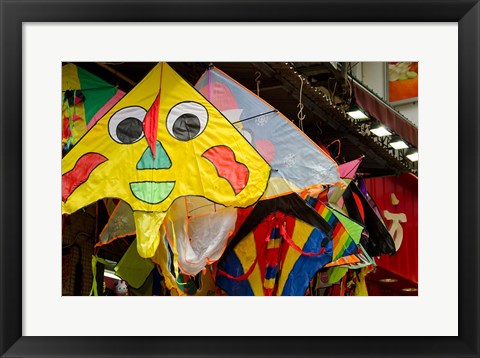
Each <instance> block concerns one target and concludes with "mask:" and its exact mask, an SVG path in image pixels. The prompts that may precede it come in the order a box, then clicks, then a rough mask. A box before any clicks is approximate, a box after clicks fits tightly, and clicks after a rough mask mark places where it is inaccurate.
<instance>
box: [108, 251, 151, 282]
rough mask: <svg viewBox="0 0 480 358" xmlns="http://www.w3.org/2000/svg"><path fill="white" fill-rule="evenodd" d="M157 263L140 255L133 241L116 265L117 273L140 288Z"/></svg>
mask: <svg viewBox="0 0 480 358" xmlns="http://www.w3.org/2000/svg"><path fill="white" fill-rule="evenodd" d="M154 266H155V265H154V264H153V263H152V261H150V260H149V259H145V258H143V257H140V255H139V254H138V252H137V246H136V244H135V243H132V245H130V247H129V248H128V249H127V251H126V252H125V254H123V256H122V258H121V259H120V261H119V262H118V264H117V265H116V266H115V273H116V274H117V276H119V277H121V278H122V279H124V280H125V281H127V282H128V285H129V286H132V287H133V288H140V287H141V286H142V285H143V284H144V283H145V280H146V279H147V277H148V275H150V273H151V272H152V270H153V267H154Z"/></svg>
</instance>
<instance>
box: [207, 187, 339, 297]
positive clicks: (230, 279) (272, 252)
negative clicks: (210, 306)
mask: <svg viewBox="0 0 480 358" xmlns="http://www.w3.org/2000/svg"><path fill="white" fill-rule="evenodd" d="M300 218H301V219H300ZM330 231H331V227H330V226H329V225H328V224H327V223H326V222H325V221H324V220H323V219H322V218H321V217H320V216H319V215H318V213H316V212H315V210H313V209H312V208H311V207H310V206H308V205H307V204H306V203H305V202H304V201H303V200H302V199H301V198H300V197H298V195H296V194H291V195H287V196H283V197H279V198H275V199H270V200H264V201H261V202H260V203H258V204H257V205H256V206H255V208H254V209H253V210H252V213H251V214H250V216H249V217H248V218H247V220H245V222H244V224H243V225H242V226H241V227H240V229H239V231H238V232H237V234H236V235H235V236H234V237H233V238H232V240H231V243H230V244H229V247H227V250H226V252H225V254H224V255H223V257H222V258H221V260H220V261H219V264H218V270H217V281H216V282H217V285H218V286H219V287H220V288H222V289H223V290H224V291H225V292H226V293H227V294H228V295H235V296H236V295H241V296H249V295H256V296H270V295H283V296H302V295H304V294H305V291H306V289H307V287H308V284H309V281H310V279H311V278H312V277H313V276H314V274H315V273H316V272H317V271H318V270H320V269H321V268H322V267H323V266H324V265H325V264H326V263H328V262H330V261H331V257H332V256H331V255H332V242H331V240H330V237H329V233H330Z"/></svg>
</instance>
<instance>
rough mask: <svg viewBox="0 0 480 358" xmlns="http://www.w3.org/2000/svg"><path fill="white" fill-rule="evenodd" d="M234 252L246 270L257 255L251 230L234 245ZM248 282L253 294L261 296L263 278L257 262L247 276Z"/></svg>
mask: <svg viewBox="0 0 480 358" xmlns="http://www.w3.org/2000/svg"><path fill="white" fill-rule="evenodd" d="M234 252H235V254H236V255H237V257H238V259H239V260H240V263H241V264H242V267H243V270H244V272H247V271H248V269H249V268H250V267H251V266H252V264H253V261H254V260H255V258H256V257H257V249H256V246H255V237H254V235H253V232H251V233H249V234H248V235H247V236H245V237H244V238H243V239H242V240H241V241H240V242H239V243H238V244H237V246H235V249H234ZM248 282H249V283H250V287H251V288H252V291H253V294H254V295H255V296H263V279H262V275H261V272H260V267H259V266H258V263H256V264H255V268H254V269H253V272H252V273H251V275H250V277H249V278H248Z"/></svg>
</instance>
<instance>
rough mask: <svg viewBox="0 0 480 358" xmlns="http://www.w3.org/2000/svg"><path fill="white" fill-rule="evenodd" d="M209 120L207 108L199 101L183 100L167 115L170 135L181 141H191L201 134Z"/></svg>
mask: <svg viewBox="0 0 480 358" xmlns="http://www.w3.org/2000/svg"><path fill="white" fill-rule="evenodd" d="M207 122H208V112H207V109H206V108H205V107H204V106H202V105H201V104H200V103H197V102H182V103H179V104H177V105H176V106H174V107H173V108H172V109H171V110H170V112H169V113H168V116H167V129H168V132H169V133H170V135H172V136H173V137H174V138H176V139H178V140H181V141H184V142H186V141H189V140H191V139H193V138H195V137H197V136H198V135H200V134H201V133H202V132H203V130H204V129H205V127H206V125H207Z"/></svg>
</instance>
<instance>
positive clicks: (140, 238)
mask: <svg viewBox="0 0 480 358" xmlns="http://www.w3.org/2000/svg"><path fill="white" fill-rule="evenodd" d="M269 175H270V166H269V165H268V164H267V163H266V162H265V161H264V160H263V158H262V157H261V156H260V155H259V154H258V153H257V151H256V150H255V149H254V148H253V147H252V146H251V145H250V144H249V143H248V141H247V140H246V139H245V138H244V137H243V136H241V135H240V134H239V133H238V131H237V130H236V129H235V127H233V126H232V125H231V123H230V122H229V121H228V120H227V119H226V118H225V117H224V116H223V115H222V114H221V113H220V112H219V111H218V110H217V109H216V108H215V107H213V105H212V104H210V103H209V102H208V101H206V100H205V98H204V97H203V96H202V95H201V94H199V93H198V92H197V91H195V89H194V88H192V87H191V86H190V85H189V84H188V83H187V82H185V81H184V80H183V79H182V78H181V77H180V76H179V75H178V74H176V73H175V72H174V71H173V70H172V69H171V68H170V66H168V65H167V64H165V63H159V64H158V65H156V66H155V67H154V68H153V70H152V71H151V72H150V73H149V74H148V75H147V76H146V77H145V78H144V79H143V80H142V81H141V82H140V83H139V84H138V85H137V86H136V87H135V88H134V89H133V90H132V91H131V92H130V93H128V94H127V95H126V96H125V97H123V98H122V99H121V100H120V101H119V102H118V103H117V104H116V105H115V106H114V107H113V108H112V109H111V110H110V111H108V112H107V113H106V114H105V116H104V117H102V118H101V119H100V120H98V122H97V123H96V124H95V125H94V126H93V127H92V128H91V129H90V130H89V131H88V132H87V133H86V134H85V135H84V136H83V137H82V139H81V140H80V141H79V142H78V143H77V145H75V147H73V148H72V150H71V151H70V152H68V153H67V155H66V156H65V157H64V158H63V160H62V201H63V202H62V211H63V213H67V214H69V213H72V212H75V211H77V210H79V209H80V208H82V207H84V206H86V205H88V204H90V203H93V202H95V201H97V200H99V199H102V198H106V197H115V198H119V199H121V200H123V201H125V202H126V203H128V204H129V205H130V206H131V208H132V209H133V210H134V219H135V227H136V233H137V249H138V250H139V254H140V255H141V256H142V257H151V256H153V255H154V253H155V250H156V248H157V246H158V244H159V242H160V237H159V234H158V232H159V227H160V225H161V223H162V222H163V219H164V217H165V213H166V211H167V210H168V208H169V207H170V206H171V204H172V203H173V201H174V200H175V199H176V198H179V197H183V196H187V195H195V196H200V197H204V198H206V199H208V200H210V201H212V202H214V203H218V204H221V205H224V206H238V207H247V206H250V205H252V204H254V203H255V202H256V201H257V200H259V198H260V197H261V196H262V195H263V193H264V192H265V189H266V186H267V182H268V178H269Z"/></svg>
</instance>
